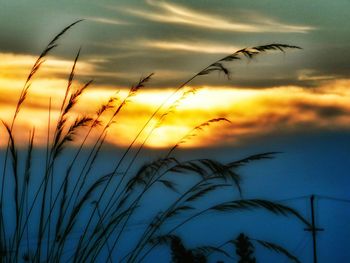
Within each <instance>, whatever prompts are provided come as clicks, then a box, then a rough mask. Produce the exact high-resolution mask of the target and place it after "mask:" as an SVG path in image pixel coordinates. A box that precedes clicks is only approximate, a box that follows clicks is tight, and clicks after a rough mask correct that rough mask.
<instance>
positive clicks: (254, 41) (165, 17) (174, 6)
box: [0, 0, 350, 147]
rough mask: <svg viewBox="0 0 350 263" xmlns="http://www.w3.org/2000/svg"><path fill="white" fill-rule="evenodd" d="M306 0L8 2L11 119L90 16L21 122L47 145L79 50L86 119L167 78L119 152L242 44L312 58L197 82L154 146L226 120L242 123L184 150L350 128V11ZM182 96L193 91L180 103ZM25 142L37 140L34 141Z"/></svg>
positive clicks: (270, 60) (213, 130)
mask: <svg viewBox="0 0 350 263" xmlns="http://www.w3.org/2000/svg"><path fill="white" fill-rule="evenodd" d="M297 2H298V3H297V4H296V3H295V2H293V3H287V2H285V3H278V4H277V3H276V1H259V3H255V4H254V5H252V4H251V3H242V2H239V1H220V4H217V2H216V1H205V4H204V2H202V1H175V2H174V1H171V2H170V1H169V2H167V1H152V0H148V1H98V2H86V1H82V2H81V1H74V2H69V4H64V3H63V2H57V3H48V2H47V1H31V2H30V4H28V3H29V2H27V1H3V2H2V4H1V5H2V6H1V7H2V8H1V10H0V22H1V23H0V29H1V32H2V39H1V42H0V61H1V63H0V69H1V71H0V89H1V94H3V95H2V96H1V97H0V103H1V104H0V105H1V106H0V114H1V118H2V119H5V120H10V119H11V117H12V114H13V113H12V112H13V109H14V105H15V103H16V101H17V98H18V96H19V93H20V90H21V89H22V87H23V84H24V81H25V78H26V77H27V74H28V72H29V70H30V68H31V66H32V65H33V63H34V62H35V59H36V57H37V56H38V54H40V52H41V51H42V49H43V48H44V47H45V45H46V44H47V43H48V42H49V41H50V40H51V38H52V37H53V36H54V35H55V34H56V33H58V32H59V31H60V30H61V29H62V28H64V27H65V26H66V25H68V24H69V23H71V22H73V21H75V20H77V19H80V18H84V19H86V20H85V21H84V22H82V23H80V24H78V25H76V27H75V28H72V29H71V31H70V32H68V33H67V34H66V35H65V36H64V37H63V38H62V39H61V40H60V42H59V43H60V46H59V47H58V48H57V49H55V50H54V51H53V52H52V53H51V54H50V56H49V57H48V58H47V61H46V62H45V64H44V65H43V67H42V68H41V70H40V72H39V73H38V74H37V75H36V77H35V79H34V81H33V84H32V87H31V88H30V91H29V96H28V98H27V101H26V103H25V104H24V105H25V106H24V110H23V112H22V114H20V116H19V121H18V123H17V125H18V126H21V127H22V128H26V129H30V128H31V127H33V126H35V127H36V129H37V139H38V141H41V139H40V138H42V139H43V140H44V137H45V131H44V130H46V121H47V118H48V116H47V109H48V101H49V98H50V97H52V103H53V109H52V111H53V116H55V115H54V112H55V109H56V110H57V109H58V107H59V106H58V105H59V102H60V100H61V99H62V96H63V94H64V89H65V87H66V82H67V81H66V79H67V77H68V74H69V72H70V69H71V67H72V63H73V60H74V57H75V54H76V52H77V50H78V49H79V47H82V52H81V58H80V60H79V62H78V66H77V73H76V81H75V83H74V88H77V87H79V85H80V86H81V85H82V83H84V82H86V81H88V80H90V79H94V84H93V85H92V86H91V87H90V88H89V89H88V91H87V92H86V94H85V95H84V96H83V98H82V101H81V103H80V106H79V107H78V108H77V111H78V112H81V111H83V112H86V113H93V112H94V111H95V110H96V109H97V108H98V105H99V104H101V103H103V102H105V101H106V100H108V97H109V96H112V95H113V94H115V93H116V92H118V91H120V92H119V93H118V95H117V96H118V97H119V98H120V99H122V98H123V96H125V95H126V94H127V89H128V88H129V87H130V86H131V85H132V84H134V83H136V82H137V81H138V80H139V78H140V77H142V76H146V75H148V74H150V73H155V75H154V76H153V78H152V80H151V81H150V82H149V83H147V85H146V87H145V88H143V90H140V91H139V92H138V94H137V96H135V97H134V98H133V99H132V101H131V103H130V105H129V106H128V107H125V110H123V113H122V114H121V115H120V117H119V118H120V119H119V122H118V124H117V125H116V126H114V128H113V129H114V132H117V130H118V131H119V136H118V141H117V140H116V139H113V138H115V136H109V137H108V141H109V142H110V143H112V144H119V145H127V144H128V143H129V141H130V140H131V139H132V138H133V136H134V135H135V134H136V133H137V130H138V129H139V127H142V125H143V124H144V123H145V122H146V120H147V118H148V117H149V116H150V114H152V111H153V110H154V109H156V108H157V106H158V105H160V104H161V103H162V101H163V100H164V99H165V98H166V97H167V96H169V94H170V93H171V92H172V90H174V88H176V87H177V86H179V85H180V84H181V83H182V82H184V81H185V80H187V79H188V78H189V77H191V76H192V75H194V74H195V73H197V72H198V71H200V70H201V69H203V68H204V67H205V66H207V65H209V64H210V63H212V62H214V61H216V60H217V59H219V58H221V57H223V56H225V55H227V54H230V53H233V52H234V51H236V50H238V49H240V48H244V47H252V46H257V45H263V44H270V43H286V44H290V45H297V46H300V47H302V50H287V52H286V53H281V52H276V51H275V52H268V54H263V55H260V56H258V57H256V58H255V59H253V60H250V61H248V60H244V59H243V60H242V61H235V62H232V63H228V64H227V67H228V68H229V69H230V70H231V71H232V73H231V79H229V80H228V79H227V78H226V76H224V75H223V74H217V73H215V72H214V73H212V74H211V75H210V76H201V77H198V78H196V79H195V80H194V81H193V82H191V83H190V84H189V85H188V86H187V87H185V89H184V90H183V91H185V90H186V89H191V88H196V89H197V93H196V94H195V95H189V96H188V97H187V98H186V99H185V100H183V101H182V102H181V103H180V104H179V105H178V107H177V108H176V110H175V112H174V113H172V114H170V115H169V116H167V118H166V119H165V120H164V122H163V125H162V127H160V128H157V129H156V130H155V131H154V134H153V135H152V136H151V138H150V139H149V140H148V143H147V145H148V146H152V147H165V146H171V145H173V144H174V143H175V142H176V141H177V140H178V139H180V138H181V137H182V136H184V135H185V134H187V133H188V132H189V131H190V130H191V129H192V128H194V127H195V126H197V125H200V124H201V123H202V122H204V121H206V120H209V119H212V118H216V117H225V118H227V119H229V120H230V121H231V123H230V124H228V123H217V124H213V126H212V127H210V128H208V129H205V130H203V132H201V134H200V136H198V137H196V138H195V139H193V140H191V141H189V142H187V143H186V145H184V147H185V146H200V145H202V144H205V145H207V146H208V145H212V144H218V143H219V144H226V143H230V144H231V143H232V144H234V143H237V142H240V141H242V139H243V138H250V137H254V138H256V137H259V135H266V134H273V133H278V134H281V133H286V134H290V133H295V132H299V131H304V132H306V133H307V132H315V131H320V132H323V131H328V130H332V131H347V130H348V129H349V125H350V122H349V118H350V117H349V116H350V115H349V111H350V106H349V103H348V100H349V94H350V91H349V89H348V85H349V79H348V71H349V63H348V57H349V53H348V52H347V48H348V42H349V38H350V37H349V34H348V31H347V28H346V27H344V26H343V25H344V24H346V23H347V21H346V15H345V14H346V10H348V8H349V3H347V2H346V1H337V3H329V2H328V1H318V2H317V10H316V9H315V8H316V6H315V4H313V3H311V2H309V3H306V2H305V1H297ZM67 3H68V2H67ZM312 9H315V10H314V11H313V12H311V11H310V10H312ZM326 10H327V11H326ZM325 11H326V12H325ZM334 14H337V15H336V16H335V15H334ZM342 14H344V15H342ZM179 97H181V92H180V93H178V94H177V95H176V96H174V97H172V99H173V100H171V101H174V100H176V99H177V98H179ZM171 101H170V102H171ZM165 109H166V107H165V108H164V110H165ZM131 116H132V118H131ZM118 125H119V126H118ZM19 130H22V129H20V128H19ZM112 134H113V132H112ZM18 136H19V137H23V139H26V138H27V134H23V133H21V134H19V135H18ZM112 137H113V138H112Z"/></svg>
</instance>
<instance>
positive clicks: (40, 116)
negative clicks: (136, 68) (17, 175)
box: [0, 58, 350, 147]
mask: <svg viewBox="0 0 350 263" xmlns="http://www.w3.org/2000/svg"><path fill="white" fill-rule="evenodd" d="M11 59H12V58H11ZM21 59H22V58H21ZM21 59H19V60H18V61H17V62H16V63H17V66H18V67H25V68H28V67H30V64H29V63H27V61H26V59H23V60H22V61H21ZM20 62H21V63H20ZM5 64H6V63H5ZM3 65H4V64H3ZM3 65H2V66H1V67H3V68H4V67H5V66H3ZM54 65H56V67H58V68H59V69H58V70H60V66H62V67H66V66H67V67H68V68H69V66H71V65H69V64H67V65H65V64H64V63H61V62H58V63H55V64H54ZM63 65H64V66H63ZM9 66H10V65H9V64H7V66H6V67H9ZM11 67H13V68H11V70H15V69H16V68H15V65H12V66H11ZM86 68H87V69H89V65H86ZM7 70H8V73H11V70H10V69H7ZM68 71H69V70H68ZM13 74H17V73H15V72H14V73H13ZM21 74H22V73H21ZM48 76H50V75H49V73H47V75H45V78H37V79H35V81H34V82H33V85H32V86H31V88H30V91H29V95H28V98H27V100H26V101H25V103H24V105H23V108H22V110H21V112H20V114H19V117H18V120H17V122H16V126H15V129H14V135H15V138H16V140H17V142H19V143H20V144H22V145H23V143H25V142H26V141H27V138H28V133H29V130H30V129H32V128H33V127H35V128H36V135H37V137H36V143H37V144H39V145H40V144H41V145H44V144H45V142H46V134H47V124H48V103H49V99H50V98H51V100H52V109H51V124H52V127H51V129H54V127H55V120H57V118H58V112H59V108H60V105H61V101H62V98H63V95H64V91H65V86H66V80H64V79H60V78H57V77H53V76H50V77H48ZM24 81H25V76H20V75H19V76H17V78H13V77H12V75H11V74H2V75H1V76H0V94H1V96H0V118H1V119H2V120H4V121H6V122H8V123H10V121H11V118H12V116H13V113H14V110H15V105H16V103H17V99H18V97H19V94H20V91H21V88H22V86H23V83H24ZM80 85H82V84H81V83H74V88H76V87H79V86H80ZM349 85H350V80H337V81H330V82H328V83H327V84H325V85H324V86H321V87H318V88H313V89H308V88H302V87H296V86H288V87H273V88H266V89H252V88H251V89H240V88H232V87H210V86H203V87H198V89H197V92H196V93H195V94H190V95H188V96H187V97H185V98H184V99H181V100H180V101H179V102H178V103H177V106H176V107H171V105H172V104H173V103H174V102H175V101H177V100H179V98H181V92H180V93H178V94H176V95H174V96H172V97H171V99H170V100H169V101H168V102H167V103H166V104H165V105H164V106H163V107H162V109H161V110H160V111H159V113H158V114H157V115H156V118H154V119H153V120H152V121H150V122H149V125H148V126H147V127H146V128H145V130H144V132H143V133H142V134H141V136H140V137H139V139H138V140H137V143H136V144H141V143H143V142H144V140H145V139H146V138H147V140H146V146H148V147H171V146H173V145H174V144H175V143H177V142H178V141H179V140H180V139H181V138H182V137H183V136H185V135H186V134H188V133H189V132H191V130H192V129H193V128H194V127H195V126H198V125H200V124H201V123H203V122H205V121H207V120H209V119H212V118H217V117H224V118H227V119H229V120H230V121H231V123H230V124H228V123H225V122H223V123H213V124H212V125H211V126H210V127H205V128H204V129H203V130H202V131H197V132H196V135H197V136H195V137H193V138H191V140H188V141H187V142H186V143H184V144H183V145H181V147H200V146H204V145H205V146H213V145H220V144H222V145H224V144H225V145H227V144H228V143H229V144H230V143H237V142H238V141H239V140H240V139H241V138H244V137H247V136H248V137H249V136H260V135H263V134H268V133H280V132H296V131H302V132H303V131H306V130H305V129H309V130H313V131H314V130H328V129H349V128H350V114H349V113H350V105H349V103H348V102H349V98H350V90H349V88H348V87H349ZM188 88H189V87H187V89H188ZM185 90H186V89H184V91H185ZM115 92H116V90H115V89H111V88H110V87H101V86H92V87H91V88H88V90H87V91H86V92H85V93H84V94H83V96H82V97H81V99H80V100H79V102H78V104H77V105H76V106H75V107H74V108H73V111H72V117H71V118H70V120H71V121H72V120H73V118H74V116H77V115H79V114H80V115H82V114H91V115H93V114H94V113H95V112H96V111H97V109H98V108H99V106H100V105H101V104H102V103H105V102H106V101H107V100H108V98H109V97H110V96H113V95H114V94H115ZM127 92H128V91H127V90H126V89H121V90H120V92H119V93H118V95H117V96H118V97H119V101H118V103H120V101H121V100H123V98H125V97H126V95H127ZM172 93H173V89H169V88H168V89H145V90H140V91H138V93H137V94H136V95H135V96H134V97H132V98H130V99H129V101H128V103H127V104H126V106H125V107H124V108H122V110H121V112H120V113H119V114H118V115H117V116H116V118H115V123H114V124H113V125H111V127H110V129H109V131H108V136H107V142H109V143H111V144H115V145H119V146H126V145H129V144H130V143H131V141H132V140H133V139H134V138H135V136H136V135H137V134H138V132H139V131H140V129H142V127H143V126H144V125H145V124H146V123H147V121H148V119H149V118H150V116H152V114H153V112H154V111H155V110H156V109H157V108H158V107H159V105H161V104H162V103H163V102H164V101H165V100H166V98H168V97H169V96H170V95H171V94H172ZM118 103H117V105H118ZM169 107H171V109H172V111H171V112H169V113H168V114H164V113H166V112H167V110H168V109H169ZM111 114H112V112H109V113H108V114H104V115H103V116H102V121H103V122H104V123H107V122H108V120H109V118H110V116H111ZM159 119H161V120H162V121H161V123H158V120H159ZM154 127H155V128H154ZM0 129H1V130H0V132H1V134H5V131H4V128H3V127H1V128H0ZM100 130H101V128H100V129H97V130H96V131H95V134H94V135H93V136H97V134H98V133H99V132H100ZM151 131H152V134H151V135H150V136H149V137H148V135H149V132H151ZM82 132H84V131H82ZM80 137H81V136H79V138H80ZM93 138H95V137H93ZM5 143H6V139H4V137H3V136H2V138H1V141H0V145H4V144H5Z"/></svg>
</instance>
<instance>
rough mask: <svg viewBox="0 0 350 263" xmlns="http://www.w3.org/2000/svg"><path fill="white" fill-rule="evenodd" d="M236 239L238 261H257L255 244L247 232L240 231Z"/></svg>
mask: <svg viewBox="0 0 350 263" xmlns="http://www.w3.org/2000/svg"><path fill="white" fill-rule="evenodd" d="M235 241H236V242H235V246H236V254H237V256H238V263H255V262H256V259H255V257H254V246H253V244H252V243H251V242H250V240H249V238H248V237H247V236H246V235H245V234H243V233H240V234H239V235H238V237H237V238H236V240H235Z"/></svg>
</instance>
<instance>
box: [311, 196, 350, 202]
mask: <svg viewBox="0 0 350 263" xmlns="http://www.w3.org/2000/svg"><path fill="white" fill-rule="evenodd" d="M315 196H316V197H318V198H319V199H328V200H333V201H338V202H345V203H350V199H344V198H339V197H333V196H327V195H315Z"/></svg>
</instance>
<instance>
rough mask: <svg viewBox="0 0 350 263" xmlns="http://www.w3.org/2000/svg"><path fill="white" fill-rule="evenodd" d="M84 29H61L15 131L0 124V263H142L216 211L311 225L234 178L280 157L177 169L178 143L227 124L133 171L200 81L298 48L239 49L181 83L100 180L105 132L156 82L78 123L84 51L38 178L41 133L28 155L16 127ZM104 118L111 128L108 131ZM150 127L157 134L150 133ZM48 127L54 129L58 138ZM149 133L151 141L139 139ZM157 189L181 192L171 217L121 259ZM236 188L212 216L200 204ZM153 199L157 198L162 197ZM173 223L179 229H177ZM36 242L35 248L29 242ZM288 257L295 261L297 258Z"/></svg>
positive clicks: (162, 216) (156, 222) (156, 220)
mask: <svg viewBox="0 0 350 263" xmlns="http://www.w3.org/2000/svg"><path fill="white" fill-rule="evenodd" d="M79 22H81V20H79V21H76V22H74V23H72V24H70V25H69V26H67V27H66V28H64V29H63V30H62V31H61V32H60V33H59V34H58V35H56V36H55V37H54V38H53V40H52V41H51V42H50V43H49V44H48V45H47V46H46V48H45V49H44V51H43V52H42V53H41V54H40V56H39V57H38V59H37V60H36V62H35V64H34V66H33V67H32V69H31V71H30V73H29V75H28V78H27V80H26V82H25V84H24V87H23V89H22V92H21V94H20V97H19V100H18V102H17V105H16V108H15V112H14V115H13V118H12V121H11V122H10V123H6V122H4V121H3V125H4V127H5V128H6V131H7V135H8V141H7V147H6V145H5V148H4V153H3V160H2V166H1V167H2V169H1V171H0V172H1V195H0V251H1V254H0V259H1V262H23V261H25V262H74V263H78V262H141V261H144V260H147V257H148V256H149V254H151V253H152V252H153V251H154V250H155V248H156V247H157V246H159V245H161V244H163V243H164V240H169V238H170V239H171V238H174V237H176V230H177V229H179V228H180V227H182V226H183V225H184V224H186V223H187V222H190V221H192V220H194V219H195V218H198V217H200V216H203V215H205V214H207V213H211V212H215V213H220V212H231V213H232V212H236V211H242V210H249V209H264V210H266V211H268V212H272V213H274V214H277V215H293V216H295V217H296V218H298V219H299V220H301V221H302V222H303V223H305V224H308V222H307V220H305V219H304V218H303V217H302V216H301V215H300V214H299V213H298V212H297V211H295V210H293V209H291V208H289V207H287V206H284V205H282V204H278V203H274V202H270V201H267V200H260V199H244V198H243V197H242V194H241V178H240V175H239V174H238V172H237V169H238V168H239V167H242V166H244V165H246V164H248V163H250V162H251V161H255V160H261V159H269V158H273V156H274V154H275V153H272V152H269V153H262V154H256V155H252V156H249V157H247V158H244V159H241V160H232V161H231V162H228V163H222V162H219V161H216V160H213V159H193V160H186V161H179V160H178V159H176V158H175V157H174V151H175V150H176V149H177V148H178V147H179V145H180V144H182V143H184V142H186V141H187V140H189V139H191V138H192V137H193V136H194V135H196V133H197V132H198V131H199V130H201V129H202V128H203V127H204V126H208V125H211V124H212V123H215V122H222V121H228V120H227V119H225V118H216V119H211V120H208V121H207V122H205V123H202V124H199V125H198V126H196V127H194V128H193V130H192V131H190V132H189V133H188V134H186V135H184V136H183V138H182V139H181V140H179V142H178V143H176V144H175V145H174V146H173V147H171V148H169V150H168V151H167V152H166V153H165V154H164V157H162V158H159V159H157V160H155V161H152V162H150V163H146V164H144V165H142V166H141V167H139V168H137V171H136V172H135V170H136V169H135V165H136V163H137V160H138V159H139V156H140V151H141V150H142V149H143V148H144V146H145V144H146V142H147V140H148V138H149V137H150V136H151V134H152V133H153V132H154V130H156V129H157V128H158V127H159V126H161V125H162V122H163V120H164V119H165V117H166V116H167V114H169V113H170V112H172V111H173V110H174V109H175V108H176V106H177V105H178V104H179V103H181V100H183V99H184V98H185V97H186V96H188V95H190V94H191V93H195V91H196V90H195V88H191V89H185V86H186V85H187V84H189V83H190V82H191V81H192V80H193V79H195V78H198V77H200V76H201V75H208V74H210V73H212V72H215V71H217V72H221V73H223V74H225V75H226V76H227V77H229V73H230V72H229V70H228V69H227V67H226V63H229V62H232V61H236V60H239V59H242V58H244V57H246V58H248V59H250V58H251V57H254V56H256V55H259V54H260V53H262V52H265V51H269V50H280V51H284V50H285V49H289V48H298V47H296V46H290V45H285V44H270V45H264V46H257V47H253V48H246V49H242V50H239V51H236V52H235V53H233V54H230V55H228V56H226V57H224V58H222V59H219V60H218V61H215V62H214V63H212V64H210V65H209V66H207V67H205V68H204V69H202V70H201V71H199V72H198V73H196V74H194V75H193V76H192V77H191V78H189V79H188V80H187V81H185V82H183V83H182V84H180V85H179V86H178V87H177V88H176V89H175V90H174V91H173V93H172V94H171V95H170V96H169V97H168V98H167V99H165V100H164V102H163V103H162V104H161V105H159V106H158V108H157V109H156V110H155V111H154V112H153V114H152V115H151V116H149V118H148V120H147V121H146V123H145V124H144V126H143V127H142V128H141V129H140V131H139V132H138V134H137V135H136V136H135V138H134V139H133V140H132V142H131V143H130V144H129V146H128V147H127V148H126V149H124V150H123V151H124V152H123V154H121V156H119V157H118V158H115V163H113V166H114V167H113V169H111V171H110V172H108V173H105V174H99V172H98V171H97V169H95V170H94V169H93V168H94V167H96V166H97V165H98V162H97V161H98V157H99V156H100V155H101V152H102V147H103V145H104V144H105V138H106V136H107V132H108V131H109V128H110V127H111V125H113V123H115V122H117V121H118V116H119V113H120V112H121V110H122V109H123V108H124V107H126V106H127V104H128V102H129V101H130V100H131V99H132V97H133V96H134V95H135V94H136V93H137V92H138V91H139V90H140V89H141V88H142V87H143V86H144V85H145V84H146V83H147V82H148V81H149V80H150V79H151V77H152V75H153V74H150V75H148V76H146V77H144V78H141V79H140V81H139V82H138V83H137V84H136V85H134V86H132V87H131V88H130V90H129V93H128V94H127V96H126V97H124V98H119V97H111V98H109V99H107V102H106V103H105V104H103V105H101V106H100V108H99V109H98V110H97V111H96V113H95V114H94V115H82V116H79V117H74V120H72V118H73V117H72V116H74V115H73V114H72V109H73V108H74V107H75V106H76V104H77V103H78V101H79V99H80V97H81V95H82V94H83V93H84V91H85V89H86V88H88V87H89V86H90V85H91V83H92V81H89V82H87V83H86V84H85V85H83V86H82V87H80V88H78V89H75V90H73V88H72V84H73V82H74V77H75V67H76V64H77V63H78V59H79V56H80V50H79V51H78V53H77V55H76V57H75V60H74V63H73V66H72V69H71V72H70V75H69V78H68V83H67V87H66V91H65V94H64V97H63V99H62V102H61V106H60V108H59V117H58V119H57V120H56V121H55V122H53V121H51V100H50V102H49V106H48V115H49V117H48V131H47V142H46V151H45V153H44V154H42V155H43V156H41V157H40V160H41V161H40V162H41V164H42V165H41V168H42V170H41V171H38V169H33V167H32V166H33V156H34V155H35V145H34V138H35V130H34V129H33V130H31V131H30V136H29V139H28V145H27V147H26V150H25V151H19V145H17V143H16V138H15V136H14V128H15V123H16V119H17V117H18V114H19V113H20V111H21V108H22V106H23V103H24V102H25V101H26V100H27V97H28V95H29V91H30V86H31V83H32V81H33V77H34V76H35V74H36V73H37V71H38V70H40V68H41V66H42V64H43V63H44V62H45V58H46V57H47V55H48V54H49V53H50V52H51V51H52V50H53V49H55V48H56V46H57V45H58V44H57V43H58V40H59V39H60V38H61V37H62V36H63V35H64V34H65V33H66V32H67V31H68V30H70V29H71V28H72V27H73V26H75V25H76V24H77V23H79ZM179 94H180V96H179V99H178V100H176V101H175V102H174V103H172V104H171V105H170V106H166V105H167V103H168V102H169V101H170V99H171V98H173V97H174V96H175V95H179ZM102 116H103V117H104V118H103V119H107V120H108V121H105V122H103V121H102ZM106 116H108V118H106ZM154 120H155V123H156V124H155V125H154ZM151 121H152V122H151ZM151 124H152V125H153V126H152V127H151V128H150V129H149V126H150V125H151ZM51 127H55V128H54V130H53V131H52V129H51ZM147 128H148V129H147ZM146 130H147V134H146V136H143V137H142V136H141V135H143V134H144V133H145V131H146ZM93 132H95V133H97V134H98V136H97V137H96V138H95V139H94V141H93V143H92V144H89V145H88V142H90V143H91V140H90V137H91V136H92V133H93ZM78 133H79V134H80V137H81V138H82V140H81V142H80V144H78V145H75V147H73V148H72V149H74V154H73V157H72V158H69V159H68V160H66V159H65V162H64V164H65V165H64V166H62V164H58V162H59V161H60V160H62V158H63V157H64V155H65V154H67V147H68V146H69V144H70V143H71V142H72V141H75V140H76V135H77V134H78ZM83 153H84V154H83ZM21 156H22V157H21ZM130 156H131V157H130ZM20 167H23V169H20ZM121 168H123V169H121ZM92 171H93V172H92ZM181 174H186V176H187V178H188V177H190V178H192V184H191V185H190V186H188V185H187V186H181V187H180V186H178V185H177V180H179V179H177V178H180V177H181V176H180V175H181ZM34 179H35V182H36V183H34ZM180 181H181V180H180ZM156 187H165V188H167V189H169V191H172V192H174V195H173V196H174V199H173V200H172V201H171V202H170V204H169V205H168V206H167V207H166V208H165V209H163V208H162V209H159V210H158V212H156V213H155V214H154V215H153V216H151V217H150V218H149V220H148V222H147V224H145V226H144V229H143V231H142V233H141V234H140V235H139V236H138V238H137V240H136V241H135V242H134V243H131V244H130V247H129V251H128V252H125V251H122V252H123V253H122V252H121V251H120V249H119V248H120V247H121V244H123V242H127V236H126V230H127V229H128V228H129V227H130V226H132V222H133V220H134V219H135V215H136V213H137V212H138V211H140V210H142V209H145V208H144V207H143V206H142V201H143V199H144V198H145V196H147V195H150V193H151V194H152V192H153V191H154V189H155V188H156ZM230 188H231V189H232V188H234V189H236V190H237V193H238V196H239V198H237V200H221V201H219V202H217V203H216V204H210V206H209V207H208V206H206V202H203V200H204V199H205V198H206V197H207V196H208V195H210V194H214V195H216V196H219V194H220V191H222V190H224V189H230ZM153 198H154V200H156V199H157V198H156V197H155V196H153ZM179 216H180V217H179ZM13 218H14V219H13ZM174 218H178V220H177V221H171V220H173V219H174ZM168 222H173V223H172V225H171V227H170V228H169V227H168V228H165V227H164V225H165V224H166V223H168ZM174 222H175V223H174ZM77 233H78V234H77ZM30 240H35V241H34V242H32V243H31V242H30ZM71 240H74V242H72V241H71ZM225 244H226V243H225ZM266 244H270V243H266ZM266 246H267V247H268V245H266ZM124 247H125V245H124ZM270 248H271V246H270ZM273 248H274V249H275V248H276V247H273ZM203 249H204V248H203ZM203 251H205V253H206V255H209V254H211V253H214V252H215V253H225V252H224V250H223V249H222V248H221V247H215V246H206V247H205V250H203ZM278 251H279V252H281V251H282V252H283V250H278ZM225 254H226V256H229V255H227V253H225ZM284 254H286V253H284ZM286 255H287V256H288V254H286ZM289 258H290V259H294V258H293V257H292V256H289Z"/></svg>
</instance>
